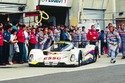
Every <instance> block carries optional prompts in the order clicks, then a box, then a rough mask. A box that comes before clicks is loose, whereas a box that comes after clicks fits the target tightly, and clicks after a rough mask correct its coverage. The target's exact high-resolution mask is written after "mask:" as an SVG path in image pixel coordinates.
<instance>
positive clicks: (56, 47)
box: [28, 41, 97, 66]
mask: <svg viewBox="0 0 125 83" xmlns="http://www.w3.org/2000/svg"><path fill="white" fill-rule="evenodd" d="M96 60H97V52H96V47H95V45H89V44H88V45H86V47H85V48H77V47H74V45H73V44H72V43H71V42H63V41H60V42H56V43H54V44H53V45H52V46H51V47H49V48H48V49H46V50H40V49H32V50H31V51H30V54H29V62H28V63H29V66H57V65H60V66H63V65H74V66H80V65H82V64H84V63H91V62H96Z"/></svg>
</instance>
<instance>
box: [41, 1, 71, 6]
mask: <svg viewBox="0 0 125 83" xmlns="http://www.w3.org/2000/svg"><path fill="white" fill-rule="evenodd" d="M71 4H72V0H40V5H50V6H65V7H71Z"/></svg>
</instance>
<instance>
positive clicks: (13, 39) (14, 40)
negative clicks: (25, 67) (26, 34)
mask: <svg viewBox="0 0 125 83" xmlns="http://www.w3.org/2000/svg"><path fill="white" fill-rule="evenodd" d="M11 33H12V34H11V37H10V55H9V59H8V61H9V64H10V65H12V64H13V62H12V60H13V57H14V54H15V53H16V51H17V50H16V49H15V46H16V45H17V42H18V41H17V36H16V34H17V31H16V30H15V29H13V30H12V31H11ZM18 52H19V50H18Z"/></svg>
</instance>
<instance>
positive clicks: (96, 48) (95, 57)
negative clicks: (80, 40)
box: [92, 47, 98, 62]
mask: <svg viewBox="0 0 125 83" xmlns="http://www.w3.org/2000/svg"><path fill="white" fill-rule="evenodd" d="M97 55H98V47H95V53H94V56H93V61H92V62H96V61H97Z"/></svg>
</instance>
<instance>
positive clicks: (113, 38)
mask: <svg viewBox="0 0 125 83" xmlns="http://www.w3.org/2000/svg"><path fill="white" fill-rule="evenodd" d="M107 43H108V45H109V47H108V50H109V51H110V55H111V60H110V62H111V63H115V62H116V56H117V54H118V53H117V50H118V49H119V46H120V44H121V38H120V36H119V33H118V32H116V31H115V28H114V27H113V26H110V27H109V33H108V34H107Z"/></svg>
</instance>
